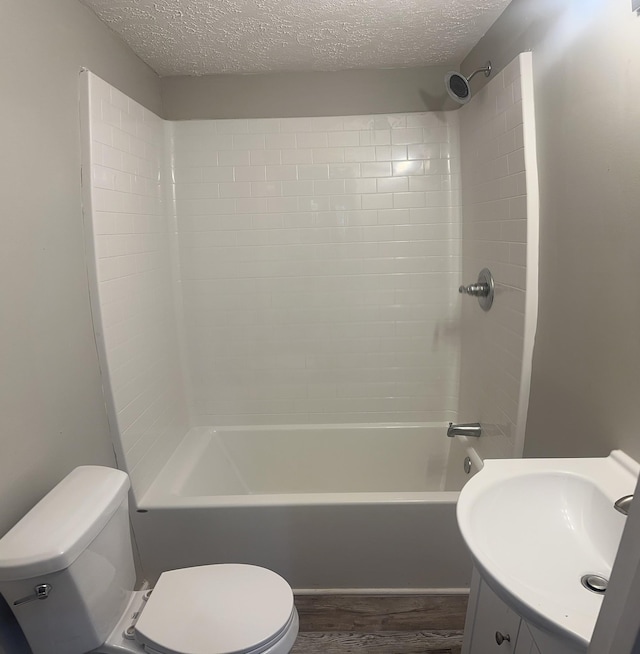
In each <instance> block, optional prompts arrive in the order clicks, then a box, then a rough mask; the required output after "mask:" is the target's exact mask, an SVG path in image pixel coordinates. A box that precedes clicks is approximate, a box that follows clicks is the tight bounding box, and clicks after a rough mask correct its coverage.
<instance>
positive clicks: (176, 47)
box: [81, 0, 510, 76]
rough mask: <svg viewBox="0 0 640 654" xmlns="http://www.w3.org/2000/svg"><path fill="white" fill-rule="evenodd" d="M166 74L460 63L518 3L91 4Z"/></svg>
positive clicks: (230, 0) (181, 0) (175, 0)
mask: <svg viewBox="0 0 640 654" xmlns="http://www.w3.org/2000/svg"><path fill="white" fill-rule="evenodd" d="M81 2H82V3H83V4H85V5H87V6H88V7H90V8H91V9H92V10H93V11H94V12H95V13H96V14H97V15H98V16H99V17H100V18H101V19H102V20H103V21H104V22H105V23H107V24H108V25H109V26H110V27H111V28H112V29H113V30H115V31H116V32H117V33H118V34H120V35H121V36H122V38H123V39H124V40H125V41H126V42H127V43H128V44H129V45H130V46H131V48H132V49H133V50H134V51H135V52H136V53H137V54H138V56H139V57H140V58H141V59H143V60H144V61H146V62H147V63H148V64H149V65H150V66H151V67H152V68H153V69H154V70H155V71H156V72H157V73H158V74H160V75H162V76H166V75H211V74H217V73H259V72H274V71H301V70H343V69H347V68H392V67H401V66H426V65H440V64H448V65H452V66H455V65H458V64H459V63H460V62H461V61H462V60H463V59H464V57H465V56H466V55H467V53H468V52H469V51H470V50H471V48H472V47H473V46H474V45H475V44H476V43H477V42H478V40H479V39H480V38H481V37H482V36H483V35H484V34H485V32H486V31H487V29H488V28H489V27H490V26H491V25H492V24H493V22H494V21H495V20H496V18H497V17H498V16H499V15H500V14H501V13H502V11H503V10H504V9H505V8H506V6H507V5H508V4H509V2H510V0H154V1H149V0H81Z"/></svg>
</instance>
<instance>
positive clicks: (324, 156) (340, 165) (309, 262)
mask: <svg viewBox="0 0 640 654" xmlns="http://www.w3.org/2000/svg"><path fill="white" fill-rule="evenodd" d="M171 129H172V130H173V140H174V144H175V154H174V163H173V175H174V182H175V198H176V209H177V216H178V232H179V240H180V262H181V263H180V266H181V270H180V278H181V284H182V295H183V301H184V316H185V335H186V339H185V340H186V352H187V359H188V361H187V363H188V365H187V367H188V369H189V370H190V373H191V385H192V388H193V404H194V413H195V421H196V422H197V423H198V424H202V425H207V424H213V425H225V424H226V425H229V424H270V423H272V424H281V423H340V422H378V421H403V422H404V421H443V420H448V419H452V420H453V419H455V417H456V410H457V405H458V377H459V333H458V326H459V320H458V317H459V311H460V302H459V299H458V296H457V286H458V285H459V283H460V252H459V248H460V209H459V203H460V202H459V193H460V174H459V143H458V124H457V114H456V113H454V112H449V113H425V114H402V115H387V116H384V115H383V116H380V115H377V116H351V117H332V118H288V119H280V120H276V119H274V120H218V121H191V122H176V123H173V124H172V127H171Z"/></svg>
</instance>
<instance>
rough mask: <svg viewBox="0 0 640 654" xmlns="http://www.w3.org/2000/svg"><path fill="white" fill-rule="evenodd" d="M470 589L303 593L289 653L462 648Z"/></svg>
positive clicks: (423, 653)
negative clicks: (296, 632)
mask: <svg viewBox="0 0 640 654" xmlns="http://www.w3.org/2000/svg"><path fill="white" fill-rule="evenodd" d="M467 600H468V597H467V596H466V595H299V596H297V597H296V607H297V609H298V614H299V616H300V633H299V635H298V639H297V641H296V644H295V645H294V647H293V649H292V650H291V654H349V653H353V654H362V653H365V652H366V653H368V654H460V651H461V648H462V629H463V627H464V618H465V613H466V610H467Z"/></svg>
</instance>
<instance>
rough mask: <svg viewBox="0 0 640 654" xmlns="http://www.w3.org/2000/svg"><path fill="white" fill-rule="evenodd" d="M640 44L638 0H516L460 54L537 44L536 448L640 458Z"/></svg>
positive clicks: (477, 59)
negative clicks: (621, 453) (469, 49)
mask: <svg viewBox="0 0 640 654" xmlns="http://www.w3.org/2000/svg"><path fill="white" fill-rule="evenodd" d="M639 44H640V18H638V17H637V16H636V15H635V14H633V13H632V11H631V2H630V0H620V1H616V2H612V1H611V0H591V2H584V1H582V0H581V1H578V0H570V1H567V2H562V3H558V2H557V0H553V2H551V1H550V0H513V2H512V4H511V5H510V6H509V7H508V9H507V10H506V11H505V13H504V14H503V15H502V17H501V18H500V19H499V20H498V22H497V23H496V24H495V25H494V26H493V27H492V28H491V29H490V30H489V32H488V33H487V35H486V36H485V37H484V38H483V39H482V41H480V43H479V44H478V46H477V47H476V48H475V49H474V50H473V51H472V52H471V54H470V55H469V57H468V58H467V59H466V60H465V61H464V62H463V65H462V70H463V71H464V72H466V73H469V72H470V71H471V70H473V69H474V68H475V67H477V66H479V65H482V64H483V63H484V62H485V61H486V60H487V59H489V58H490V59H491V60H492V61H493V62H494V64H496V65H497V68H498V69H499V68H501V67H503V66H504V65H505V64H506V63H507V62H508V61H510V60H511V59H512V58H513V57H514V56H515V55H516V54H517V53H518V52H520V51H523V50H529V49H530V50H532V51H533V67H534V78H535V102H536V126H537V144H538V165H539V170H540V200H541V203H540V207H541V216H540V221H541V223H540V312H539V322H538V332H537V338H536V346H535V352H534V362H533V378H532V386H531V403H530V408H529V418H528V423H527V436H526V445H525V454H526V455H527V456H567V455H584V456H590V455H605V454H607V453H608V452H609V451H610V450H611V449H613V448H622V449H624V450H625V451H626V452H627V453H628V454H630V455H631V456H633V457H635V458H640V431H639V430H638V425H639V424H640V292H639V291H638V276H639V274H640V263H639V262H640V256H639V255H638V250H639V248H640V219H639V218H638V211H639V208H640V132H639V131H638V129H637V127H638V123H639V121H640V84H639V83H638V80H640V50H639V49H638V48H639ZM476 80H478V85H479V84H480V83H481V80H480V79H479V78H478V77H476V78H475V79H474V84H475V83H476ZM482 82H484V78H483V79H482ZM476 88H477V87H476Z"/></svg>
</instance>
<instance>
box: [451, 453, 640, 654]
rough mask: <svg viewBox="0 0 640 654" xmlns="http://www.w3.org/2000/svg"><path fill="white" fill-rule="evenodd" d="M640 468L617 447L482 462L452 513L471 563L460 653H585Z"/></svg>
mask: <svg viewBox="0 0 640 654" xmlns="http://www.w3.org/2000/svg"><path fill="white" fill-rule="evenodd" d="M639 472H640V466H639V465H638V464H637V463H636V462H635V461H634V460H633V459H631V458H629V457H628V456H627V455H626V454H624V453H623V452H620V451H614V452H612V453H611V454H610V455H609V456H608V457H606V458H591V459H504V460H488V461H485V464H484V467H483V469H482V470H481V471H480V472H479V473H478V474H477V475H476V476H474V477H473V478H472V479H471V480H470V481H469V482H468V483H467V485H466V486H465V487H464V489H463V490H462V492H461V494H460V500H459V502H458V510H457V514H458V524H459V526H460V531H461V532H462V535H463V537H464V539H465V541H466V543H467V545H468V547H469V549H470V550H471V554H472V557H473V560H474V566H475V569H474V575H473V581H472V586H471V596H470V600H469V608H468V611H467V620H466V624H465V641H464V646H463V650H462V654H493V653H494V652H495V653H496V654H504V653H505V652H510V653H512V654H578V653H582V654H584V653H586V651H587V648H588V645H589V642H590V640H591V635H592V633H593V628H594V626H595V623H596V619H597V617H598V613H599V611H600V607H601V605H602V600H603V589H604V588H606V581H607V580H608V579H609V576H610V574H611V568H612V566H613V561H614V558H615V555H616V552H617V549H618V544H619V542H620V537H621V535H622V530H623V528H624V524H625V519H626V518H625V516H624V515H623V514H622V513H620V512H619V511H616V509H615V508H614V503H615V502H616V501H617V500H619V499H620V498H621V497H623V496H625V495H628V494H630V493H633V491H634V489H635V485H636V481H637V478H638V473H639Z"/></svg>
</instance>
